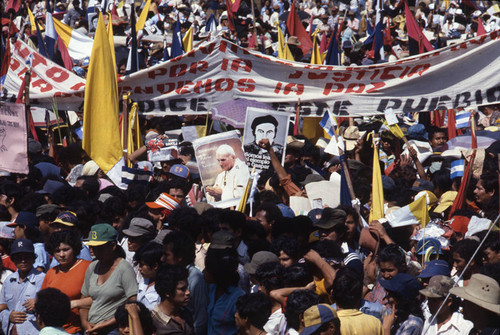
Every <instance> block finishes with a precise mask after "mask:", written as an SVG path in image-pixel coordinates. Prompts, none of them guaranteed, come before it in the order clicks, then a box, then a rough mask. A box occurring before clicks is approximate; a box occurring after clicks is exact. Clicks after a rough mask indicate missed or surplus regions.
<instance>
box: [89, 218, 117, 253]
mask: <svg viewBox="0 0 500 335" xmlns="http://www.w3.org/2000/svg"><path fill="white" fill-rule="evenodd" d="M116 236H117V233H116V230H115V228H113V226H111V225H110V224H107V223H99V224H95V225H93V226H92V227H91V228H90V232H89V238H88V241H87V242H85V245H88V246H91V247H98V246H100V245H104V244H106V243H108V242H113V241H116Z"/></svg>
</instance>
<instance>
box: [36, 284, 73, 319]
mask: <svg viewBox="0 0 500 335" xmlns="http://www.w3.org/2000/svg"><path fill="white" fill-rule="evenodd" d="M35 311H36V314H37V315H38V317H39V318H40V319H41V320H42V322H43V323H44V324H45V326H49V327H62V326H63V325H64V324H65V323H66V322H67V321H68V317H69V315H70V313H71V303H70V300H69V298H68V296H67V295H66V294H64V293H62V292H61V291H59V290H58V289H56V288H53V287H48V288H46V289H43V290H41V291H39V292H38V293H37V294H36V302H35Z"/></svg>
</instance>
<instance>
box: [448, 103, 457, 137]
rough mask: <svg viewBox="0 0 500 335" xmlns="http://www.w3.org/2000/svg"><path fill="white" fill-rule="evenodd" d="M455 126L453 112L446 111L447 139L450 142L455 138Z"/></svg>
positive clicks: (450, 110) (451, 110)
mask: <svg viewBox="0 0 500 335" xmlns="http://www.w3.org/2000/svg"><path fill="white" fill-rule="evenodd" d="M456 125H457V123H456V120H455V111H454V110H453V109H448V139H450V140H451V139H452V138H455V137H456V136H457V129H456V128H457V127H456Z"/></svg>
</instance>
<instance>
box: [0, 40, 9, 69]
mask: <svg viewBox="0 0 500 335" xmlns="http://www.w3.org/2000/svg"><path fill="white" fill-rule="evenodd" d="M5 42H6V43H5V53H4V54H3V58H2V67H1V68H0V78H1V77H3V76H5V75H6V74H7V72H8V71H9V64H10V55H11V52H10V37H8V38H6V39H5Z"/></svg>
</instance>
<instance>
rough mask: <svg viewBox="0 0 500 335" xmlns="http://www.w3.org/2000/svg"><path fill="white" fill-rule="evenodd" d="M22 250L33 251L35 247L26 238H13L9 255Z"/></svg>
mask: <svg viewBox="0 0 500 335" xmlns="http://www.w3.org/2000/svg"><path fill="white" fill-rule="evenodd" d="M22 252H28V253H32V254H34V253H35V248H34V247H33V242H31V241H30V240H28V239H27V238H18V239H17V240H15V241H14V242H13V243H12V245H11V247H10V255H11V256H12V255H15V254H20V253H22Z"/></svg>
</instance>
